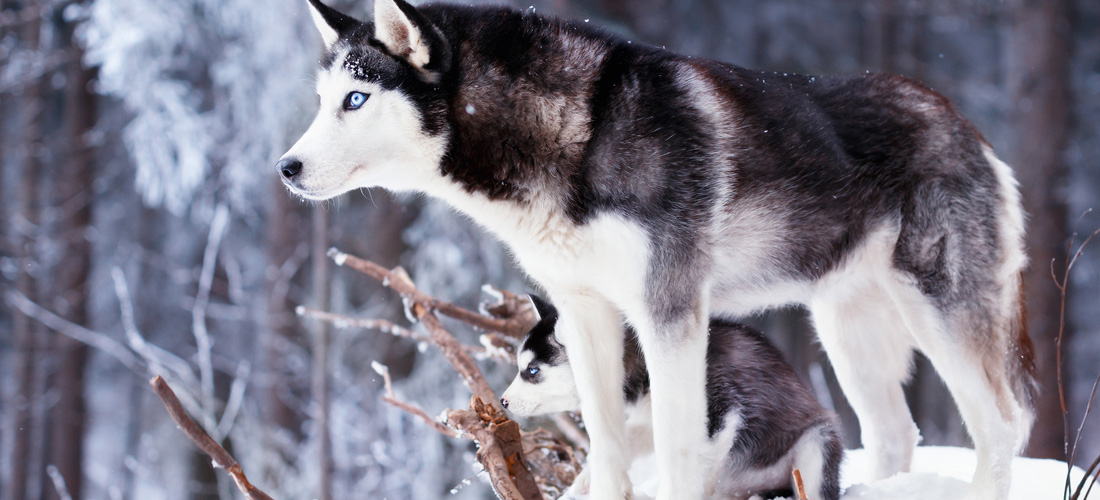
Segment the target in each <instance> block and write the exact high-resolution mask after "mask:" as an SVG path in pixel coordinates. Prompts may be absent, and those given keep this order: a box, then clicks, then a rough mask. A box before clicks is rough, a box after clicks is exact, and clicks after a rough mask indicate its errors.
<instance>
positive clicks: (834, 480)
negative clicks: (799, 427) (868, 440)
mask: <svg viewBox="0 0 1100 500" xmlns="http://www.w3.org/2000/svg"><path fill="white" fill-rule="evenodd" d="M843 452H844V451H843V448H842V447H841V444H840V437H839V436H837V434H836V430H835V429H834V428H833V427H831V426H830V425H828V424H823V425H820V426H818V427H814V428H812V429H810V430H808V431H806V433H805V434H803V435H802V437H801V438H800V439H799V440H798V443H796V444H795V447H794V449H793V450H791V454H792V455H793V458H794V460H792V462H793V465H794V468H795V469H798V471H799V474H801V476H802V485H803V487H805V488H806V491H807V492H808V495H809V497H810V498H814V499H820V500H837V499H838V498H840V460H841V457H842V454H843Z"/></svg>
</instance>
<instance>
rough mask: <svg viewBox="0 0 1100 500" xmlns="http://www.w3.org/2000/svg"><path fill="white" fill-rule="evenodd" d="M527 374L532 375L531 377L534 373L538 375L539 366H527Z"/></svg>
mask: <svg viewBox="0 0 1100 500" xmlns="http://www.w3.org/2000/svg"><path fill="white" fill-rule="evenodd" d="M527 374H528V375H530V376H532V377H534V376H535V375H538V374H539V367H537V366H529V367H527Z"/></svg>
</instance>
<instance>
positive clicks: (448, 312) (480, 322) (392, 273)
mask: <svg viewBox="0 0 1100 500" xmlns="http://www.w3.org/2000/svg"><path fill="white" fill-rule="evenodd" d="M328 256H329V257H330V258H331V259H332V260H333V261H334V262H336V265H338V266H347V267H350V268H352V269H354V270H356V271H359V272H361V273H363V274H366V275H367V276H370V277H372V278H374V279H377V280H378V281H381V282H382V284H383V285H385V286H388V287H390V288H392V289H393V290H394V291H395V292H397V293H399V294H401V296H403V297H405V298H406V299H409V300H412V301H415V302H419V303H421V304H423V305H424V306H425V307H427V308H428V309H429V310H432V311H439V312H440V313H442V314H443V315H445V316H449V317H451V318H454V319H457V320H459V321H462V322H465V323H467V324H469V325H472V326H474V327H476V328H480V329H482V330H486V331H491V332H498V333H502V334H504V335H508V336H509V337H513V338H517V339H521V338H523V336H524V335H525V334H526V333H527V331H528V330H530V329H531V327H532V326H534V324H535V315H534V312H533V311H531V310H530V308H519V307H515V308H513V309H514V310H515V311H516V315H515V316H512V317H510V318H507V319H503V318H491V317H488V316H484V315H481V314H478V313H476V312H473V311H471V310H469V309H465V308H462V307H459V306H456V305H454V304H452V303H450V302H446V301H442V300H438V299H436V298H435V297H432V296H430V295H428V294H426V293H423V292H421V291H420V290H418V289H417V288H416V286H415V285H413V283H412V281H411V280H409V279H408V274H407V273H406V272H405V270H404V269H402V268H401V267H396V268H394V269H386V268H385V267H382V266H380V265H378V264H375V263H374V262H371V261H368V260H363V259H360V258H358V257H356V256H354V255H349V254H346V253H344V252H341V251H339V250H337V249H336V248H331V249H329V251H328ZM399 277H403V278H404V279H399Z"/></svg>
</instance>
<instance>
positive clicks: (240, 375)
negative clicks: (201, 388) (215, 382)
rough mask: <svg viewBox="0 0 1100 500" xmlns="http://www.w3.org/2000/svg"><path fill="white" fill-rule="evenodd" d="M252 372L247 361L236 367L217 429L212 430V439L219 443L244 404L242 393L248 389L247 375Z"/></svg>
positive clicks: (231, 427) (226, 434)
mask: <svg viewBox="0 0 1100 500" xmlns="http://www.w3.org/2000/svg"><path fill="white" fill-rule="evenodd" d="M251 371H252V365H251V363H249V362H248V361H241V363H240V364H238V365H237V373H236V374H235V375H234V376H233V383H232V384H231V385H230V386H229V397H228V398H226V400H225V410H223V411H222V418H221V420H219V421H218V427H217V428H215V429H214V439H215V440H216V441H220V440H222V439H223V438H225V437H226V436H228V435H229V431H230V430H232V429H233V424H234V422H236V420H237V414H238V413H240V411H241V404H242V403H243V402H244V391H245V389H247V388H248V374H249V372H251Z"/></svg>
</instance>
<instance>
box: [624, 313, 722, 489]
mask: <svg viewBox="0 0 1100 500" xmlns="http://www.w3.org/2000/svg"><path fill="white" fill-rule="evenodd" d="M670 295H671V294H670ZM697 297H698V298H695V299H694V300H685V301H684V302H681V303H680V304H679V305H680V306H681V307H672V308H664V307H653V306H654V303H653V301H650V304H649V308H648V310H649V314H648V315H647V316H648V317H647V318H645V320H639V321H635V320H634V318H633V317H630V318H629V319H630V321H631V323H632V324H634V326H635V328H636V329H637V330H638V337H639V340H640V341H641V344H642V351H643V353H644V354H645V358H646V366H647V368H648V369H649V381H650V401H651V404H652V405H653V445H654V450H655V455H656V459H657V468H658V478H659V481H660V485H659V487H658V490H657V500H699V499H701V498H703V493H704V488H705V484H706V478H705V473H704V468H703V466H702V463H701V460H700V452H701V450H703V449H704V445H705V443H706V439H707V399H706V356H707V354H706V353H707V323H708V322H707V309H706V300H705V298H704V297H705V295H702V294H700V295H698V296H697Z"/></svg>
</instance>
